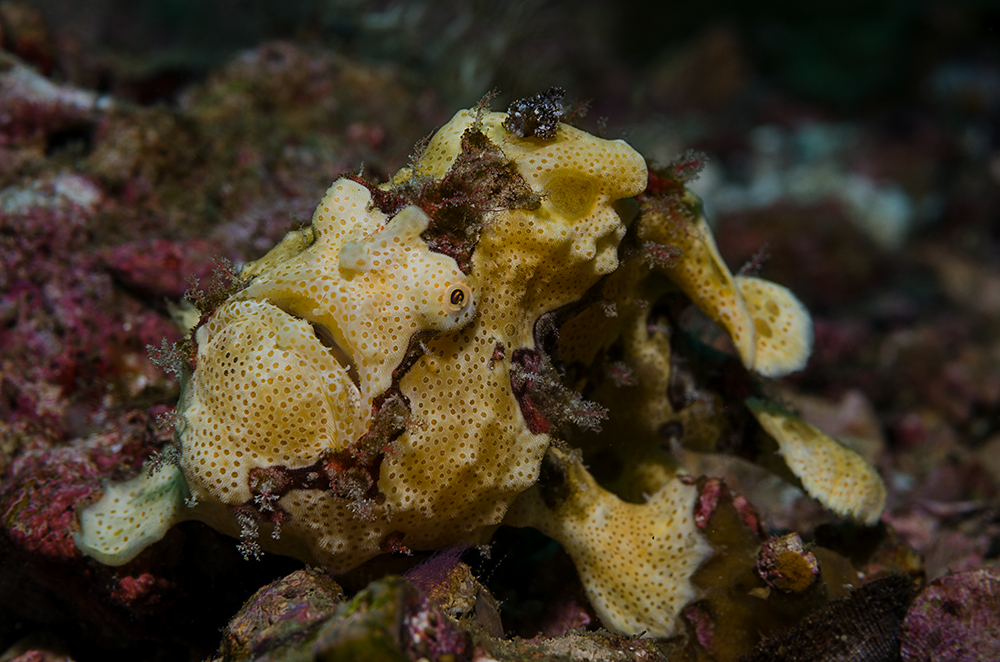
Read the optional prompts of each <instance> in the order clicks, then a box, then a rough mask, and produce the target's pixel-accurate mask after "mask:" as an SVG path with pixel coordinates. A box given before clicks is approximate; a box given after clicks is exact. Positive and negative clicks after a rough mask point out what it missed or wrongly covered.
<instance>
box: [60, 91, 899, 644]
mask: <svg viewBox="0 0 1000 662" xmlns="http://www.w3.org/2000/svg"><path fill="white" fill-rule="evenodd" d="M542 101H544V100H542ZM549 101H552V102H553V103H555V104H556V105H557V102H558V99H557V98H554V99H550V100H549ZM529 110H530V109H529ZM541 110H545V111H546V112H544V113H541V115H540V116H539V117H538V118H536V119H538V120H539V122H540V124H538V127H535V128H531V129H530V130H528V129H525V128H524V126H522V125H521V124H518V123H517V122H513V121H512V120H511V118H510V117H509V116H508V114H506V113H489V112H482V111H459V112H458V113H457V114H456V115H455V116H454V117H453V118H452V120H451V121H450V122H449V123H448V124H446V125H445V126H444V127H442V128H441V129H440V130H439V131H438V132H437V133H436V134H435V135H434V137H433V138H432V139H431V140H430V142H429V143H428V144H427V146H426V148H425V149H424V150H423V152H422V154H421V156H420V157H419V159H418V160H417V161H416V162H415V163H414V164H412V166H411V167H409V168H405V169H403V170H401V171H400V172H399V173H397V175H396V176H395V177H394V178H393V179H392V180H391V181H389V182H388V183H386V184H384V185H382V186H376V185H374V184H371V183H369V182H365V181H364V180H360V179H359V178H342V179H339V180H337V181H336V182H334V183H333V185H332V186H331V187H330V189H329V190H328V191H327V193H326V195H325V196H324V198H323V199H322V201H321V202H320V204H319V206H318V207H317V209H316V212H315V214H314V216H313V220H312V224H311V226H310V227H308V228H304V229H301V230H297V231H294V232H290V233H289V234H288V235H287V236H286V237H285V238H284V239H283V240H282V241H281V242H280V243H279V244H278V245H277V246H275V247H274V248H273V249H272V250H271V251H270V252H269V253H268V254H266V255H265V256H263V257H262V258H261V259H260V260H257V261H256V262H252V263H250V264H248V265H246V266H245V267H244V268H243V269H242V271H241V273H240V280H241V283H240V284H241V287H240V288H239V289H238V291H236V292H235V293H233V294H232V295H231V296H230V297H229V298H228V299H227V300H225V301H224V302H222V303H221V305H219V306H218V307H217V308H216V309H215V310H214V311H211V312H210V314H207V315H205V316H204V317H203V318H202V319H201V320H200V321H199V322H198V325H197V327H196V328H195V329H194V330H193V336H192V337H193V340H194V346H195V352H194V362H193V365H194V369H193V372H192V373H191V374H190V376H189V377H188V378H187V379H186V381H185V384H184V388H183V392H182V396H181V401H180V403H179V406H178V418H179V422H178V425H177V442H178V447H179V452H178V453H177V454H178V455H179V458H180V459H179V466H180V471H181V474H182V475H183V479H184V483H185V486H186V488H187V490H183V489H180V486H178V489H171V490H160V491H159V492H155V491H152V492H144V491H143V490H144V489H146V488H148V487H151V486H150V485H147V486H143V485H138V484H137V485H134V486H130V487H129V489H128V490H127V493H123V494H125V496H126V497H128V498H124V497H119V501H118V502H115V503H110V502H109V501H110V498H109V500H106V502H102V503H99V504H97V505H96V506H94V508H95V510H94V513H98V512H100V513H105V515H104V516H103V519H101V520H100V521H101V522H102V526H100V527H97V529H96V530H95V531H90V532H88V531H87V530H86V529H87V527H86V526H85V527H84V528H85V530H84V531H83V534H82V535H81V536H80V540H84V541H91V542H92V543H93V545H94V548H93V549H91V550H90V551H87V550H86V549H84V551H86V552H87V553H88V554H90V555H91V556H93V557H95V558H98V559H100V560H101V561H102V562H104V563H108V564H117V563H124V562H125V561H127V560H128V559H129V558H132V557H134V556H135V554H136V553H138V550H137V549H136V545H134V544H131V543H129V542H128V541H123V540H119V539H116V538H115V535H114V531H115V530H117V527H116V524H115V523H116V522H117V521H118V518H124V519H125V520H127V521H129V523H130V526H131V523H132V520H131V519H129V518H130V517H131V516H132V513H131V512H124V513H123V512H121V504H129V503H133V502H134V503H135V504H136V507H137V508H140V507H141V508H142V509H145V510H144V511H143V512H153V513H160V514H163V515H162V517H157V518H153V517H149V518H147V519H158V520H161V521H159V522H156V524H157V525H158V527H159V528H158V529H157V530H156V531H152V532H150V531H147V530H145V528H144V527H142V526H137V527H133V528H129V531H130V535H129V537H130V540H133V541H134V540H142V541H143V544H148V542H149V541H152V540H153V539H155V538H156V537H157V536H159V535H162V533H161V532H160V531H161V530H162V529H164V528H165V527H166V526H169V525H170V524H171V523H172V521H171V520H172V519H173V520H176V521H180V520H182V519H192V518H193V519H200V520H202V521H205V522H206V523H208V524H210V525H211V526H213V527H215V528H216V529H218V530H220V531H223V532H226V533H228V534H230V535H233V536H237V537H240V538H242V540H243V542H242V543H241V546H242V549H243V550H244V551H245V552H246V553H247V554H256V553H257V552H258V551H259V550H260V548H263V549H264V550H265V551H272V552H275V553H279V554H286V555H289V556H294V557H297V558H299V559H301V560H303V561H306V562H309V563H315V564H318V565H322V566H324V567H325V568H326V569H327V570H329V571H332V572H334V573H342V572H346V571H349V570H351V569H353V568H355V567H357V566H358V565H360V564H362V563H364V562H366V561H368V560H369V559H372V558H374V557H376V556H379V555H381V554H384V553H387V552H396V553H398V552H403V553H405V552H408V551H410V550H435V549H442V548H447V547H451V546H455V545H462V546H469V545H478V544H482V543H485V542H487V541H488V540H489V538H490V536H491V535H492V533H493V531H494V530H495V528H496V527H497V526H498V525H500V524H501V523H507V524H512V525H516V526H533V527H536V528H538V529H540V530H541V531H543V532H545V533H546V534H548V535H550V536H552V537H554V538H555V539H556V540H558V541H559V542H560V543H561V544H563V546H564V547H565V548H566V549H567V551H568V552H569V553H570V555H571V556H572V557H573V559H574V562H575V564H576V566H577V569H578V571H579V574H580V577H581V579H582V581H583V584H584V588H585V590H586V592H587V595H588V598H589V599H590V601H591V603H592V604H593V606H594V607H595V609H596V611H597V613H598V614H599V615H600V617H601V619H602V621H603V623H604V625H605V626H607V627H608V628H610V629H613V630H615V631H617V632H620V633H623V634H638V633H641V632H645V633H646V636H660V637H669V636H673V635H674V634H676V633H677V632H678V629H677V628H678V625H677V623H678V620H677V617H678V615H679V614H680V613H681V612H682V610H683V609H684V606H685V605H686V604H688V603H689V602H690V601H691V599H692V598H694V597H695V595H696V592H695V590H694V588H693V587H692V584H691V581H690V579H691V576H692V574H693V573H694V572H695V570H696V568H697V567H698V566H699V565H700V564H701V563H702V562H703V561H704V560H705V559H707V558H708V557H709V556H710V555H711V554H712V552H713V550H712V547H711V545H709V544H708V543H707V542H706V540H705V538H704V532H703V531H702V530H701V529H700V528H699V525H698V520H697V517H696V511H697V507H698V503H699V497H698V493H697V489H695V487H694V486H693V483H692V482H691V481H690V480H688V479H687V478H686V477H685V475H684V473H683V471H682V470H681V469H680V467H679V466H678V465H677V463H676V461H675V460H673V459H672V458H670V457H669V456H668V455H667V454H666V453H664V452H663V451H662V450H661V445H662V442H663V435H664V430H669V429H675V428H676V430H678V432H677V434H678V435H679V436H681V437H683V439H682V441H683V442H684V443H695V444H696V445H697V443H700V442H699V440H700V439H704V440H707V441H706V444H707V445H710V443H714V440H716V439H719V438H722V432H723V430H724V426H725V425H726V423H725V420H724V418H723V417H722V416H721V414H720V412H723V411H724V407H723V406H722V403H721V401H719V402H718V403H717V404H715V402H716V401H714V400H710V399H708V398H706V397H700V398H698V399H693V400H691V403H689V404H688V405H676V406H675V404H674V402H673V401H672V400H671V398H670V393H669V391H670V389H671V388H673V380H672V373H673V370H674V366H675V363H674V362H673V360H672V354H673V351H674V350H673V347H672V344H671V343H672V339H671V331H670V329H669V328H668V327H667V326H665V325H664V324H663V323H661V322H660V321H658V319H657V318H656V317H655V316H654V311H657V310H659V309H658V308H657V306H655V305H651V304H653V303H654V302H656V301H658V300H661V298H664V297H666V296H675V295H676V292H677V290H678V289H679V290H680V291H681V292H683V293H684V294H685V295H687V297H688V298H689V299H690V301H691V302H693V303H694V304H696V305H698V306H699V307H701V308H702V310H703V311H704V312H705V313H706V314H707V315H708V316H709V317H710V318H711V319H714V320H716V321H718V322H719V324H720V325H721V326H722V327H723V328H724V329H725V330H726V331H728V332H729V334H730V336H731V337H732V338H733V342H734V345H735V347H736V351H737V354H738V357H739V359H738V360H737V359H735V358H733V359H731V361H730V362H731V363H733V364H735V365H736V367H737V369H738V370H742V371H743V376H742V377H740V379H742V380H743V381H744V382H745V383H746V384H751V379H750V377H749V371H754V372H757V373H758V374H762V375H768V376H773V375H780V374H787V373H788V372H790V371H792V370H795V369H797V368H798V367H801V365H802V364H803V363H804V361H805V360H806V358H807V357H808V353H809V349H810V344H811V322H810V320H809V316H808V313H807V312H806V311H805V309H804V308H802V306H801V304H799V303H798V301H797V300H796V299H795V297H794V296H793V295H792V294H791V293H790V292H789V291H788V290H786V289H785V288H783V287H781V286H778V285H775V284H774V283H769V282H767V281H763V280H760V279H756V278H748V277H743V276H734V275H733V274H732V273H731V272H730V271H729V269H728V268H727V267H726V265H725V264H724V263H723V262H722V260H721V258H720V257H719V254H718V251H717V250H716V248H715V243H714V240H713V238H712V236H711V232H710V231H709V229H708V225H707V223H706V222H705V219H704V217H703V216H702V214H701V212H700V203H699V201H698V200H697V198H695V197H694V196H693V195H692V194H690V193H689V192H688V191H687V190H686V189H685V188H684V180H682V179H677V178H676V177H674V179H670V178H669V175H664V174H656V173H654V174H652V175H650V173H649V172H648V170H647V167H646V163H645V161H644V159H643V158H642V157H641V156H640V155H639V154H638V153H637V152H636V151H635V150H633V149H632V148H631V147H629V146H628V145H627V144H626V143H624V142H622V141H620V140H616V141H608V140H603V139H600V138H596V137H594V136H591V135H589V134H587V133H585V132H583V131H581V130H579V129H576V128H573V127H571V126H567V125H565V124H561V123H558V122H557V121H556V120H557V119H558V114H557V113H555V110H558V109H555V107H554V106H553V109H549V110H552V112H548V110H546V109H545V108H541ZM532 112H534V111H532ZM553 113H555V114H553ZM515 119H516V118H515ZM522 119H523V118H522ZM512 127H513V128H512ZM539 127H541V129H539ZM529 128H530V127H529ZM632 198H634V199H632ZM655 314H660V313H655ZM610 353H614V354H615V358H614V359H610V358H608V356H609V354H610ZM740 362H742V366H741V365H740ZM602 370H605V371H606V373H607V376H606V377H601V371H602ZM747 388H750V387H747ZM750 392H755V391H752V389H751V391H750ZM716 397H718V396H716ZM742 397H743V396H741V399H742ZM588 398H593V400H591V399H588ZM713 412H715V413H713ZM745 415H746V416H749V414H745ZM788 424H789V425H793V427H794V421H792V420H791V419H788ZM762 425H764V423H763V422H762ZM764 427H765V428H766V427H767V426H766V425H764ZM796 429H798V428H796ZM682 433H683V434H682ZM588 435H589V436H588ZM820 437H822V433H820V432H818V431H816V433H815V435H812V434H810V435H809V437H808V438H806V437H803V436H802V435H787V434H786V435H784V436H783V437H782V438H781V439H779V441H780V443H782V444H784V445H787V446H788V448H787V451H786V456H787V457H792V458H795V459H796V461H797V462H798V463H799V465H797V467H798V471H796V472H795V473H796V475H797V476H799V477H800V478H801V479H802V481H803V483H804V484H806V486H807V487H808V486H810V485H813V486H816V489H817V490H819V491H820V492H822V491H823V490H827V491H830V490H831V489H832V490H833V491H834V497H837V495H839V492H838V490H840V487H839V486H842V485H844V484H845V483H844V482H843V481H840V482H837V481H831V480H829V479H824V477H822V476H818V477H814V478H815V480H812V479H810V480H807V479H806V478H805V476H808V475H809V469H808V466H809V455H810V453H813V452H815V451H816V449H819V450H821V451H823V453H825V455H823V457H824V458H825V460H828V461H824V462H820V463H818V464H817V466H819V467H821V470H823V469H822V468H823V467H830V466H833V467H845V466H846V467H847V473H848V474H851V475H850V476H847V479H848V480H850V479H851V477H852V476H857V477H858V480H857V483H856V484H857V485H860V486H865V485H867V486H868V487H869V488H872V484H873V483H878V486H880V485H881V484H880V482H879V481H878V477H877V475H875V474H874V472H873V471H869V469H870V468H866V466H867V465H864V466H862V465H858V464H857V463H852V462H853V460H852V462H848V463H847V464H844V457H845V456H844V455H843V453H842V452H841V451H840V450H839V448H840V447H839V446H837V445H835V443H834V442H832V441H830V443H827V442H826V441H824V440H822V439H821V438H820ZM817 439H818V440H819V441H817ZM570 441H572V442H573V443H572V444H571V443H570ZM709 442H710V443H709ZM588 444H589V446H588ZM572 445H576V446H577V449H576V450H571V446H572ZM597 447H603V448H605V449H607V448H611V449H614V451H615V452H616V454H617V457H616V460H615V463H614V464H616V466H619V467H620V468H621V472H620V475H619V476H618V477H617V478H612V477H609V476H605V477H604V479H602V481H601V482H598V480H596V479H595V478H594V476H592V475H591V474H590V471H589V470H588V469H587V467H586V465H585V463H584V460H583V458H584V457H585V454H586V453H588V452H592V451H593V450H594V448H597ZM601 468H606V467H599V466H597V467H595V469H601ZM595 473H596V472H595ZM605 479H606V480H605ZM851 484H855V483H851ZM872 489H874V491H873V492H872V493H876V494H877V488H872ZM882 489H883V490H884V488H882ZM841 491H842V490H841ZM108 494H111V495H114V494H115V492H114V490H109V491H108ZM147 494H148V495H150V497H149V498H146V496H145V495H147ZM157 494H163V495H164V496H163V498H164V499H167V498H172V499H174V503H172V504H166V505H164V504H159V503H154V501H155V499H153V497H154V496H156V495H157ZM181 494H184V495H189V498H188V500H187V503H186V505H184V506H183V507H181V506H178V505H177V503H176V501H177V499H178V498H179V497H178V496H177V495H181ZM817 498H820V500H821V501H822V500H823V498H824V495H823V494H819V495H818V496H817ZM834 501H836V498H835V499H834ZM830 502H831V500H830V499H827V500H826V503H830ZM838 503H839V502H838ZM841 511H845V512H848V513H852V514H854V515H855V516H858V517H859V518H861V519H864V520H866V521H871V519H872V518H877V516H878V512H879V511H880V506H879V504H878V503H874V504H873V505H870V506H868V507H867V509H864V510H863V511H857V510H856V509H853V508H841ZM85 515H86V514H85ZM82 519H83V520H84V521H96V518H88V517H86V516H84V517H83V518H82ZM140 519H141V518H140ZM88 544H89V543H88ZM84 547H85V545H81V549H83V548H84Z"/></svg>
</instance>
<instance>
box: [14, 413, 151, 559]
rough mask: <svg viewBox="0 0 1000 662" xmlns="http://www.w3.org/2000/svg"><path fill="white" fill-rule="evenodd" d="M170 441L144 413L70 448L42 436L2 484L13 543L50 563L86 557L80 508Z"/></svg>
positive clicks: (123, 419) (127, 416)
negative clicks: (78, 540) (79, 535)
mask: <svg viewBox="0 0 1000 662" xmlns="http://www.w3.org/2000/svg"><path fill="white" fill-rule="evenodd" d="M114 426H116V427H117V430H115V431H112V427H114ZM154 431H155V432H154ZM157 435H160V438H159V439H157V438H156V436H157ZM165 441H166V439H165V438H164V437H163V436H162V432H161V431H158V430H156V428H155V427H154V426H153V425H152V422H151V421H150V420H149V417H148V416H147V415H146V414H144V413H141V412H133V413H130V414H126V415H125V416H123V417H122V418H121V419H120V420H118V421H116V422H115V423H114V424H112V425H110V426H109V431H108V432H107V433H106V434H99V435H93V436H91V437H89V438H87V439H84V440H77V441H76V442H74V443H72V444H70V445H67V446H56V445H50V444H48V443H45V442H44V441H41V440H40V439H39V438H37V437H36V439H35V441H34V442H32V443H33V444H34V446H35V447H34V448H29V449H27V450H26V451H25V452H23V453H21V454H20V455H19V456H18V457H17V458H16V459H15V460H14V461H13V462H12V463H11V465H10V467H9V468H8V471H7V473H6V475H5V476H4V479H3V483H2V485H0V516H2V518H3V520H2V522H3V526H4V528H5V529H6V532H7V535H8V536H9V538H10V541H11V542H12V543H13V544H14V546H15V547H17V548H20V549H21V550H23V551H28V552H33V553H36V554H39V555H41V556H42V557H44V558H46V559H49V560H59V561H67V560H71V559H76V558H80V553H79V552H78V551H77V549H76V545H75V543H74V542H73V532H74V531H75V529H76V511H75V509H76V508H77V507H78V506H81V505H86V504H87V503H89V502H92V501H94V500H95V499H96V498H98V497H99V496H100V493H101V480H102V478H108V479H109V478H112V477H114V478H119V479H120V478H124V477H129V476H131V475H134V474H135V473H136V472H138V471H139V468H140V467H141V466H142V463H143V462H144V461H145V459H146V458H147V457H148V456H149V454H150V453H151V452H152V451H153V450H155V449H156V448H158V447H159V446H160V445H162V444H163V443H164V442H165Z"/></svg>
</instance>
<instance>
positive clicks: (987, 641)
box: [901, 568, 1000, 662]
mask: <svg viewBox="0 0 1000 662" xmlns="http://www.w3.org/2000/svg"><path fill="white" fill-rule="evenodd" d="M901 639H902V655H903V662H927V661H930V660H934V661H935V662H976V661H978V660H997V659H1000V569H998V568H987V569H983V570H975V571H972V572H962V573H958V574H954V575H948V576H946V577H941V578H940V579H937V580H935V581H933V582H931V583H930V585H929V586H928V587H927V588H926V589H924V591H923V593H921V595H920V596H919V597H918V598H917V600H916V602H915V603H914V605H913V608H912V609H911V610H910V613H909V614H908V615H907V617H906V620H905V621H904V622H903V632H902V636H901Z"/></svg>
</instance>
